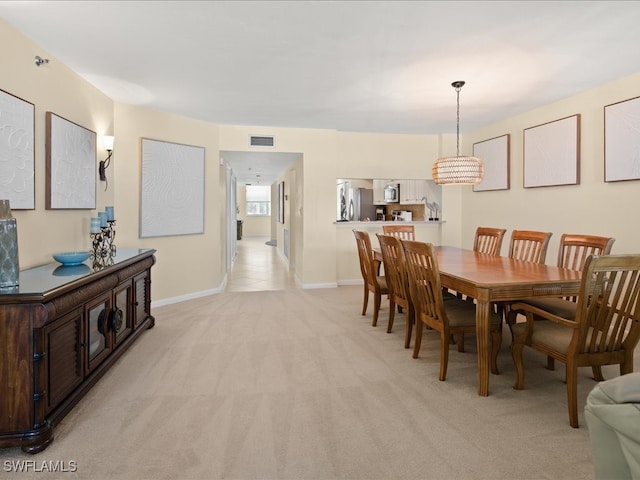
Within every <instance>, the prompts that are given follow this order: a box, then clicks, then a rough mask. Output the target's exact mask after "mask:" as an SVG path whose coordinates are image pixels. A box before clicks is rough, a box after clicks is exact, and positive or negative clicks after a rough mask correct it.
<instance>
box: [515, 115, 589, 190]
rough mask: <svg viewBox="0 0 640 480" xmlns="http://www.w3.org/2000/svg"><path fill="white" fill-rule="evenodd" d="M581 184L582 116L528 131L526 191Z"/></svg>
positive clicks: (525, 151) (555, 121) (525, 153)
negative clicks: (535, 188)
mask: <svg viewBox="0 0 640 480" xmlns="http://www.w3.org/2000/svg"><path fill="white" fill-rule="evenodd" d="M579 183H580V114H576V115H572V116H570V117H566V118H561V119H559V120H554V121H552V122H548V123H544V124H542V125H538V126H535V127H530V128H527V129H525V130H524V188H532V187H550V186H557V185H577V184H579Z"/></svg>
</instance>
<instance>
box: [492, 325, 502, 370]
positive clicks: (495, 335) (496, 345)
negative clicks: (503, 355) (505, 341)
mask: <svg viewBox="0 0 640 480" xmlns="http://www.w3.org/2000/svg"><path fill="white" fill-rule="evenodd" d="M501 346H502V327H500V328H498V329H497V330H494V331H493V332H491V373H493V374H494V375H500V370H498V354H499V353H500V347H501Z"/></svg>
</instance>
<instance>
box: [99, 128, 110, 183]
mask: <svg viewBox="0 0 640 480" xmlns="http://www.w3.org/2000/svg"><path fill="white" fill-rule="evenodd" d="M102 144H103V145H104V149H105V150H106V151H107V153H108V155H107V158H105V159H104V160H102V161H101V162H100V163H99V164H98V174H99V175H100V180H102V181H103V182H106V181H107V174H106V173H105V172H106V170H107V168H109V164H110V163H111V155H113V137H112V136H111V135H105V136H104V137H102Z"/></svg>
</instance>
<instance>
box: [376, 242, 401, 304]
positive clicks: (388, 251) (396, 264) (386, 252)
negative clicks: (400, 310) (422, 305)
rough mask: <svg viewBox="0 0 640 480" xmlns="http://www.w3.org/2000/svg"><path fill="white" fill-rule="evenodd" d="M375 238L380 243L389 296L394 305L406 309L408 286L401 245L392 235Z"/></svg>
mask: <svg viewBox="0 0 640 480" xmlns="http://www.w3.org/2000/svg"><path fill="white" fill-rule="evenodd" d="M376 236H377V237H378V241H379V242H380V249H381V251H382V263H383V265H384V276H385V278H386V279H387V286H388V287H389V294H390V295H392V296H393V297H394V299H393V300H394V303H396V304H398V305H401V306H403V307H405V308H406V307H408V302H409V284H408V282H407V269H406V265H405V258H404V249H403V248H402V243H400V239H399V238H397V237H394V236H393V235H380V234H376Z"/></svg>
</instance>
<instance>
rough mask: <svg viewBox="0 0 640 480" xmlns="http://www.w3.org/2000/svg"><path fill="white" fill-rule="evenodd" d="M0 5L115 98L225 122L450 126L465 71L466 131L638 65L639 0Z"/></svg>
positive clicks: (2, 12) (435, 129)
mask: <svg viewBox="0 0 640 480" xmlns="http://www.w3.org/2000/svg"><path fill="white" fill-rule="evenodd" d="M0 16H1V17H2V18H3V19H4V20H5V21H7V22H8V23H9V24H12V25H14V26H15V27H16V28H17V29H18V30H20V31H21V32H22V33H23V34H25V35H26V36H27V37H29V38H31V39H32V40H33V41H34V42H35V43H36V44H38V45H40V46H41V47H42V49H43V52H42V54H40V56H43V57H45V56H49V55H50V56H52V57H54V58H55V59H59V60H60V61H61V62H63V63H64V64H66V65H67V66H69V67H70V68H71V69H73V70H74V71H76V72H77V73H79V74H80V75H81V76H83V77H85V78H86V79H87V80H88V81H90V82H92V83H93V84H94V85H96V86H97V87H98V88H99V89H101V90H102V91H103V92H105V93H106V94H107V95H109V96H110V97H111V98H113V99H114V100H116V101H119V102H123V103H131V104H137V105H144V106H147V107H149V108H153V109H159V110H163V111H167V112H172V113H176V114H180V115H184V116H187V117H191V118H195V119H200V120H204V121H208V122H212V123H215V124H225V125H252V126H267V127H269V126H272V127H298V128H321V129H335V130H340V131H353V132H385V133H409V134H418V133H420V134H438V133H455V129H456V105H455V104H456V95H455V90H454V89H453V88H452V87H451V82H453V81H455V80H464V81H466V82H467V83H466V85H465V86H464V88H463V89H462V91H461V92H460V131H461V132H462V133H464V131H470V130H474V129H476V128H478V127H480V126H482V125H486V124H489V123H492V122H495V121H497V120H500V119H504V118H508V117H511V116H514V115H517V114H520V113H522V112H526V111H528V110H531V109H533V108H536V107H538V106H541V105H545V104H548V103H552V102H554V101H556V100H560V99H562V98H566V97H569V96H572V95H574V94H577V93H580V92H582V91H585V90H588V89H590V88H593V87H595V86H598V85H601V84H603V83H607V82H608V81H611V80H614V79H616V78H620V77H623V76H626V75H630V74H633V73H636V72H638V71H640V48H639V45H640V28H638V19H640V2H635V1H623V2H619V1H606V2H601V1H584V2H583V1H564V2H563V1H553V2H551V1H537V2H527V1H495V2H487V1H470V2H461V1H444V2H438V1H400V0H394V1H373V2H369V1H335V2H334V1H298V2H293V1H290V2H283V1H231V2H226V1H159V2H155V1H106V2H104V1H100V2H99V1H82V2H80V1H66V2H60V1H45V2H37V1H25V2H15V1H2V2H0ZM45 67H46V66H45ZM41 68H43V67H41ZM249 163H251V162H249ZM234 169H235V167H234ZM278 173H279V172H278ZM239 177H240V175H239ZM241 181H242V180H241Z"/></svg>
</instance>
